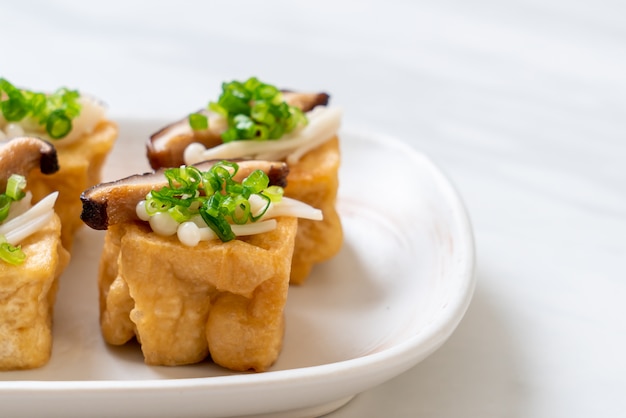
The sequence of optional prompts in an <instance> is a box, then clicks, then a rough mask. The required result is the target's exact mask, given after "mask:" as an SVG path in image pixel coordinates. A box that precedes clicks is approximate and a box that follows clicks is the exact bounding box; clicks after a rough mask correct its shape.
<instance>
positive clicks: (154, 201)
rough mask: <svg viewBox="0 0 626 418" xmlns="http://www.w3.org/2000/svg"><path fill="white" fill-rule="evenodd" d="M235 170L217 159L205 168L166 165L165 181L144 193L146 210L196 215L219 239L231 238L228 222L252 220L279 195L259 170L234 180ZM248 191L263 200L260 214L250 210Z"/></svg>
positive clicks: (181, 219) (179, 216)
mask: <svg viewBox="0 0 626 418" xmlns="http://www.w3.org/2000/svg"><path fill="white" fill-rule="evenodd" d="M238 170H239V165H238V164H237V163H233V162H228V161H221V162H219V163H217V164H215V165H213V166H212V167H211V168H210V169H209V170H208V171H200V170H199V169H198V168H196V167H193V166H182V167H179V168H169V169H167V170H165V172H164V175H165V177H166V179H167V182H168V185H167V186H165V187H163V188H161V189H159V190H153V191H151V192H150V193H148V195H147V196H146V200H145V210H146V213H147V214H148V215H150V216H153V215H155V214H156V213H159V212H167V213H168V214H169V215H170V216H171V217H172V218H173V219H174V220H175V221H176V222H178V223H183V222H186V221H188V220H190V219H192V218H194V217H197V216H198V215H199V216H200V217H201V218H202V220H203V221H204V223H205V224H206V225H207V226H208V227H209V228H211V229H212V230H213V232H215V234H216V235H217V236H218V237H219V238H220V239H221V240H222V241H225V242H226V241H230V240H232V239H234V238H235V234H234V233H233V230H232V228H231V224H235V225H242V224H246V223H249V222H256V221H257V220H258V219H259V218H260V217H261V216H262V215H263V214H264V213H265V212H266V211H267V209H268V207H269V205H270V203H271V202H275V201H279V200H280V197H281V196H282V188H280V187H278V186H269V178H268V176H267V174H265V173H264V172H263V171H261V170H255V171H253V172H252V173H251V174H250V175H248V176H247V177H246V178H245V179H243V180H242V181H241V182H238V181H236V180H234V178H233V177H234V176H235V174H236V173H237V171H238ZM268 186H269V187H268ZM266 191H267V193H268V194H267V195H266V194H265V193H266ZM252 195H256V196H258V197H259V198H260V199H261V200H262V201H264V202H265V204H264V206H263V207H262V208H261V209H260V210H259V211H258V212H260V214H259V213H253V211H252V206H251V203H250V200H249V199H250V197H251V196H252Z"/></svg>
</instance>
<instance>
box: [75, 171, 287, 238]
mask: <svg viewBox="0 0 626 418" xmlns="http://www.w3.org/2000/svg"><path fill="white" fill-rule="evenodd" d="M215 163H216V161H205V162H203V163H200V164H196V165H195V167H197V168H199V169H200V170H202V171H206V170H208V169H209V168H211V167H212V166H213V165H214V164H215ZM238 164H239V170H238V171H237V174H236V175H235V177H234V178H235V180H238V181H241V180H243V179H244V178H245V177H247V176H248V175H249V174H250V173H252V172H253V171H254V170H257V169H258V170H263V171H264V172H265V173H266V174H267V175H268V177H269V180H270V185H276V186H281V187H285V186H286V185H287V174H288V173H289V167H288V166H287V164H286V163H284V162H273V161H257V160H249V161H239V162H238ZM164 170H165V169H160V170H157V171H153V172H149V173H144V174H136V175H133V176H129V177H125V178H123V179H120V180H116V181H113V182H109V183H100V184H97V185H95V186H93V187H91V188H89V189H87V190H85V191H84V192H83V193H82V194H81V196H80V200H81V201H82V203H83V211H82V213H81V215H80V218H81V219H82V220H83V222H84V223H85V224H87V225H88V226H89V227H91V228H93V229H97V230H104V229H107V228H108V227H109V225H115V224H119V223H124V222H133V221H136V220H138V218H137V214H136V212H135V207H136V206H137V203H138V202H140V201H141V200H143V199H145V198H146V195H147V194H148V193H149V192H150V191H151V190H158V189H160V188H162V187H164V186H166V185H167V180H166V179H165V176H164V175H163V171H164Z"/></svg>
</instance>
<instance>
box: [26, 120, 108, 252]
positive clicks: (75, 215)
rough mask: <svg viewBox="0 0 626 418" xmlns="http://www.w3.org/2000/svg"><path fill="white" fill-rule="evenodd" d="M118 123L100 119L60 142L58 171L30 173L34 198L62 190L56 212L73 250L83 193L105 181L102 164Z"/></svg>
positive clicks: (64, 238)
mask: <svg viewBox="0 0 626 418" xmlns="http://www.w3.org/2000/svg"><path fill="white" fill-rule="evenodd" d="M117 133H118V129H117V125H115V124H114V123H113V122H111V121H102V122H100V123H99V124H98V125H97V126H96V128H95V130H94V131H93V132H92V133H91V134H89V135H86V136H85V137H84V138H80V139H78V140H76V141H74V142H72V143H70V144H67V145H62V146H57V154H58V159H59V166H60V169H59V171H57V172H56V173H54V174H46V175H44V174H42V173H41V172H40V171H39V170H33V171H32V172H31V173H30V174H29V176H28V185H29V189H30V190H31V191H32V193H33V201H34V202H38V201H39V200H41V199H43V198H44V197H45V196H47V195H49V194H50V193H51V192H53V191H57V190H58V191H59V197H58V199H57V202H56V212H57V213H58V215H59V217H60V218H61V224H62V225H63V227H62V230H61V240H62V242H63V246H64V247H65V248H66V249H68V250H71V248H72V243H73V241H74V234H75V233H76V231H77V230H78V228H79V227H81V226H82V225H83V222H82V221H81V220H80V213H81V211H82V204H81V202H80V194H81V193H82V192H83V190H85V189H86V188H88V187H90V186H93V185H94V184H97V183H99V182H100V181H101V173H102V167H103V165H104V162H105V159H106V157H107V155H108V154H109V152H110V151H111V149H112V147H113V144H114V143H115V140H116V139H117Z"/></svg>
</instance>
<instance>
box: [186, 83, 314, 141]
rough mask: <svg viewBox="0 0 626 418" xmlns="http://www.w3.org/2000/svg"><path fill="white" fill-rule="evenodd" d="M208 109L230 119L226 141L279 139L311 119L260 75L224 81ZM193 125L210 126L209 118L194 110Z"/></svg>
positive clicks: (196, 127) (225, 133) (190, 116)
mask: <svg viewBox="0 0 626 418" xmlns="http://www.w3.org/2000/svg"><path fill="white" fill-rule="evenodd" d="M208 109H209V110H210V111H212V112H215V113H217V114H219V115H222V116H223V117H224V118H226V120H227V121H228V128H227V129H226V130H225V131H224V132H223V133H222V134H221V137H222V141H223V142H231V141H237V140H245V139H254V140H261V141H264V140H272V139H279V138H281V137H282V136H283V135H285V134H288V133H290V132H293V131H294V130H295V129H296V128H298V127H300V126H304V125H306V124H307V122H308V121H307V117H306V115H305V114H304V113H303V112H302V111H301V110H300V109H299V108H297V107H295V106H290V105H289V104H287V103H286V102H285V101H284V100H283V97H282V93H281V92H280V90H279V89H278V88H276V87H275V86H272V85H270V84H266V83H263V82H261V81H259V80H258V79H257V78H256V77H251V78H249V79H248V80H246V81H245V82H241V81H231V82H229V83H222V93H221V95H220V96H219V98H218V99H217V102H210V103H209V105H208ZM201 116H202V117H201ZM189 124H190V126H191V128H192V129H194V130H199V129H206V128H207V127H208V119H207V118H206V116H204V115H201V114H196V113H194V114H192V115H189Z"/></svg>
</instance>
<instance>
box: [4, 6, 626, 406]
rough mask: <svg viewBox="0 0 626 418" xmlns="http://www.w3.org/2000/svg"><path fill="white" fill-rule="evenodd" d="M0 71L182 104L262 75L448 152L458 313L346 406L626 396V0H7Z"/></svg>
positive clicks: (23, 80)
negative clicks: (464, 307) (454, 202)
mask: <svg viewBox="0 0 626 418" xmlns="http://www.w3.org/2000/svg"><path fill="white" fill-rule="evenodd" d="M0 16H1V17H0V36H1V39H2V48H1V53H0V75H1V76H4V77H6V78H8V79H9V80H11V81H12V82H14V83H16V84H20V85H23V86H29V87H31V88H36V89H41V90H44V89H53V88H56V87H58V86H60V85H67V86H71V87H77V88H80V89H81V90H83V91H88V92H90V93H93V94H95V95H96V96H99V97H101V98H103V99H104V100H105V101H106V102H107V103H108V105H109V109H110V114H111V116H112V117H114V118H172V117H178V116H180V115H181V112H186V111H188V110H190V109H195V108H196V107H198V105H199V104H204V103H205V102H206V101H207V98H210V97H213V96H214V95H215V94H216V93H217V89H218V88H219V83H220V82H221V81H223V80H230V79H241V78H245V77H248V76H250V75H257V76H259V77H260V78H261V79H264V80H268V81H272V82H275V83H276V84H280V85H282V86H291V87H293V88H298V89H302V90H307V89H317V90H325V91H328V92H330V93H331V94H332V100H333V103H334V104H337V105H340V106H342V107H343V108H344V110H345V126H347V127H358V128H368V129H371V130H374V131H377V132H381V133H385V134H391V135H394V136H396V137H398V138H400V139H402V140H403V141H405V142H407V143H409V144H410V145H411V146H413V147H414V148H416V149H418V150H420V151H423V152H425V153H426V154H427V155H429V156H430V157H431V158H432V159H433V160H434V161H436V162H437V163H438V164H439V165H440V166H441V168H442V169H443V171H444V172H446V173H447V174H448V175H449V177H450V178H451V179H452V181H453V182H454V183H455V184H456V186H457V188H458V190H459V191H460V193H461V194H462V196H463V198H464V200H465V202H466V204H467V207H468V210H469V213H470V216H471V219H472V222H473V225H474V230H475V238H476V245H477V255H478V258H477V272H476V274H477V280H478V284H477V288H476V291H475V295H474V299H473V301H472V304H471V306H470V308H469V310H468V312H467V314H466V316H465V318H464V319H463V321H462V322H461V324H460V325H459V327H458V329H457V331H456V332H455V333H454V334H453V336H452V337H451V338H450V339H449V340H448V342H447V343H445V344H444V346H443V347H442V348H441V349H439V350H438V351H437V352H436V353H434V354H433V355H432V356H430V357H429V358H428V359H426V360H425V361H423V362H422V363H420V364H419V365H417V366H416V367H415V368H413V369H411V370H410V371H408V372H406V373H405V374H403V375H401V376H399V377H397V378H395V379H393V380H391V381H389V382H387V383H385V384H383V385H382V386H380V387H377V388H375V389H373V390H370V391H367V392H365V393H363V394H361V395H359V396H357V397H356V398H355V399H354V400H353V401H352V402H350V403H349V404H348V405H347V406H345V407H344V408H342V409H340V410H338V411H336V412H335V413H333V414H331V415H330V416H332V417H333V418H352V417H376V416H385V417H388V418H391V417H408V416H416V417H461V416H468V417H545V418H553V417H569V418H572V417H617V416H623V414H625V413H626V396H625V395H626V360H625V359H626V355H625V353H626V325H625V323H626V322H625V318H626V300H625V299H626V268H625V260H626V162H625V160H626V3H624V2H621V1H618V0H613V1H611V0H572V1H565V0H542V1H539V0H529V1H521V0H513V1H508V2H502V1H495V0H482V1H461V0H457V1H453V0H444V1H432V0H431V1H422V2H412V1H409V0H406V1H398V0H396V1H392V0H388V1H385V2H383V1H378V2H372V1H365V2H357V1H344V2H339V1H337V0H335V1H325V0H323V1H315V2H289V1H282V2H279V1H264V2H252V1H248V2H229V3H226V2H223V3H222V2H220V4H212V3H210V2H200V1H193V2H184V1H181V2H172V1H167V2H166V1H150V2H148V1H118V0H116V1H107V2H98V3H96V2H79V1H47V2H45V1H32V2H15V1H3V0H0Z"/></svg>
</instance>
